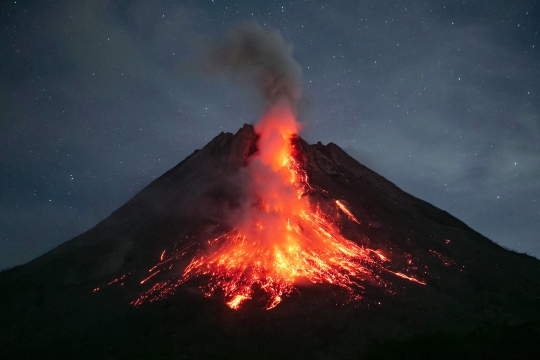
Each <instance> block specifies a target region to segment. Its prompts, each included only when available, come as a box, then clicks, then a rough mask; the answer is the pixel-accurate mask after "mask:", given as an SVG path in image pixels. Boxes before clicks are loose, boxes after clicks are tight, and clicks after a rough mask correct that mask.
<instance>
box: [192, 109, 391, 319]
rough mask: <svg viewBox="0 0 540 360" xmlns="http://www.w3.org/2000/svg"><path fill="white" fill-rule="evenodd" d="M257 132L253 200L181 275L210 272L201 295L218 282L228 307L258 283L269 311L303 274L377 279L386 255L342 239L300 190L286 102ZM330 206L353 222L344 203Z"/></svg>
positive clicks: (349, 286)
mask: <svg viewBox="0 0 540 360" xmlns="http://www.w3.org/2000/svg"><path fill="white" fill-rule="evenodd" d="M255 131H256V132H257V134H258V135H259V141H258V150H259V151H258V152H257V153H256V154H255V155H254V156H253V158H252V159H251V162H250V163H249V165H248V168H247V172H248V174H249V176H250V179H251V185H252V188H251V191H252V194H251V195H252V197H253V198H254V199H255V200H256V201H255V203H254V204H252V206H250V207H248V209H249V210H248V211H247V212H246V214H244V216H243V220H242V222H241V223H239V224H237V226H236V228H235V230H233V231H231V232H230V233H228V234H226V235H224V236H222V237H219V238H217V239H214V241H212V242H211V244H212V245H211V249H210V250H209V251H207V252H206V253H205V254H204V255H200V256H197V257H195V258H194V259H193V260H192V262H191V263H190V264H189V266H188V267H187V268H186V269H185V271H184V275H183V279H184V280H188V279H190V278H193V277H198V276H201V275H209V283H208V286H207V287H206V288H205V289H204V291H205V294H206V295H207V296H210V295H211V294H212V293H213V292H214V291H215V290H216V289H217V288H220V289H221V290H222V291H223V293H224V296H225V299H226V301H227V305H228V306H229V307H231V308H232V309H238V308H239V307H240V305H241V304H242V302H244V301H245V300H247V299H250V298H251V297H252V294H253V291H254V288H256V287H257V288H260V289H261V290H263V291H264V293H265V294H266V296H267V297H268V300H267V304H266V309H272V308H273V307H275V306H276V305H278V304H279V303H280V302H281V301H282V300H283V298H284V297H285V296H287V295H289V294H290V293H291V291H292V290H293V289H294V287H295V283H297V282H298V281H299V280H302V279H307V280H309V281H310V282H312V283H323V282H326V283H330V284H334V285H337V286H340V287H342V288H344V289H346V290H348V291H349V292H350V293H351V294H353V293H354V289H355V288H361V287H362V286H361V285H360V283H359V282H360V281H363V280H368V279H370V280H373V281H380V280H376V276H374V275H373V269H374V268H378V267H379V266H378V264H380V263H381V262H383V261H385V260H386V258H385V257H384V255H383V254H382V253H380V252H377V251H374V250H370V249H366V248H363V247H360V246H358V245H356V244H355V243H354V242H352V241H349V240H347V239H345V238H344V237H343V236H341V235H340V232H339V230H338V229H337V227H336V226H335V225H334V224H333V222H332V219H331V218H329V217H328V216H327V215H325V214H324V213H322V212H321V211H320V210H319V209H318V207H315V208H313V206H312V205H311V204H310V202H309V200H308V197H307V196H305V195H306V191H307V189H309V188H310V185H309V182H308V177H307V175H306V173H305V171H303V169H302V167H301V165H300V164H299V163H298V162H297V160H296V159H295V156H294V153H295V151H296V149H295V148H294V146H293V145H292V142H291V138H292V136H293V135H295V134H296V133H297V131H298V124H297V123H296V121H295V117H294V115H293V113H292V112H291V111H290V110H289V108H288V107H286V106H275V107H274V108H273V109H272V110H271V111H270V112H269V113H267V114H266V115H265V116H264V117H263V118H262V120H261V121H260V123H259V124H257V125H256V127H255ZM336 205H337V206H338V207H339V209H341V211H343V212H344V213H345V214H346V215H347V216H348V217H349V218H350V219H351V220H352V221H355V222H358V221H357V220H356V218H354V216H353V215H352V214H351V213H350V211H349V210H347V208H346V207H345V205H343V203H341V202H339V201H336Z"/></svg>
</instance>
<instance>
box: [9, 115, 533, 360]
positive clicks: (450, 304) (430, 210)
mask: <svg viewBox="0 0 540 360" xmlns="http://www.w3.org/2000/svg"><path fill="white" fill-rule="evenodd" d="M259 140H260V135H259V133H258V132H256V129H254V128H253V126H250V125H244V127H243V128H241V129H240V130H239V131H238V132H237V133H236V134H234V135H233V134H231V133H221V134H219V135H218V136H217V137H215V138H214V139H213V140H212V141H211V142H210V143H208V144H207V145H206V146H205V147H204V148H203V149H201V150H198V151H195V152H194V153H193V154H191V155H190V156H188V157H187V158H186V159H184V160H183V161H182V162H180V163H179V164H178V165H177V166H175V167H174V168H172V169H171V170H169V171H168V172H166V173H165V174H164V175H162V176H161V177H160V178H158V179H156V180H155V181H153V182H152V183H151V184H150V185H148V186H147V187H146V188H144V189H143V190H142V191H140V192H139V193H138V194H137V195H136V196H135V197H133V198H132V199H131V200H129V201H128V202H127V203H126V204H125V205H123V206H122V207H120V208H119V209H118V210H116V211H115V212H113V213H112V214H111V215H110V216H109V217H108V218H106V219H105V220H103V221H102V222H100V223H99V224H98V225H96V226H95V227H94V228H92V229H90V230H89V231H87V232H85V233H83V234H81V235H79V236H77V237H75V238H74V239H72V240H70V241H68V242H66V243H64V244H63V245H61V246H59V247H57V248H56V249H54V250H52V251H50V252H49V253H47V254H45V255H43V256H41V257H39V258H38V259H35V260H34V261H31V262H30V263H28V264H25V265H22V266H18V267H16V268H14V269H11V270H8V271H4V272H2V273H0V287H1V289H2V293H3V296H2V297H1V300H0V309H1V310H0V319H1V321H0V349H1V350H0V351H1V353H2V354H4V356H5V358H55V359H58V358H95V357H98V358H126V359H132V358H175V359H176V358H182V356H184V357H185V358H205V359H206V358H208V359H214V358H215V359H228V358H231V359H232V358H235V359H238V358H245V359H275V358H280V359H302V358H306V359H307V358H309V359H354V358H358V357H360V356H361V355H362V354H363V356H364V357H372V358H384V356H388V357H389V358H392V357H393V356H397V355H399V356H400V357H402V358H407V356H408V355H407V354H414V356H415V357H416V358H418V357H422V356H424V357H436V358H444V357H445V356H448V357H452V356H454V355H459V356H461V355H463V354H468V355H470V356H473V355H474V356H476V355H478V356H479V357H480V358H481V357H482V356H488V357H489V356H491V357H498V356H501V357H503V356H508V355H510V354H514V355H515V354H520V356H522V357H527V356H531V357H533V356H535V355H538V353H539V350H540V349H538V345H537V344H538V342H537V341H536V340H537V339H538V338H539V334H540V331H539V329H540V327H539V325H538V324H539V323H540V310H539V309H540V262H539V261H538V260H537V259H535V258H533V257H530V256H527V255H523V254H518V253H515V252H512V251H508V250H506V249H503V248H502V247H500V246H499V245H497V244H495V243H493V242H492V241H490V240H489V239H487V238H485V237H483V236H482V235H480V234H479V233H477V232H475V231H474V230H472V229H470V228H469V227H468V226H467V225H465V224H464V223H463V222H461V221H460V220H458V219H456V218H455V217H453V216H451V215H450V214H448V213H447V212H445V211H443V210H440V209H438V208H436V207H434V206H432V205H430V204H428V203H426V202H424V201H422V200H420V199H417V198H415V197H413V196H411V195H409V194H407V193H405V192H403V191H402V190H400V189H399V188H398V187H397V186H395V185H394V184H393V183H391V182H390V181H388V180H386V179H385V178H383V177H382V176H380V175H378V174H377V173H375V172H373V171H371V170H370V169H368V168H366V167H365V166H363V165H361V164H359V163H358V162H357V161H356V160H354V159H353V158H351V157H350V156H349V155H348V154H347V153H345V152H344V151H343V150H342V149H341V148H340V147H339V146H337V145H335V144H332V143H330V144H328V145H323V144H321V143H320V142H319V143H317V144H314V145H309V144H308V143H306V142H305V141H304V140H302V139H301V138H300V137H298V136H292V139H291V141H290V144H291V146H292V154H293V157H291V158H290V161H291V162H290V163H287V167H288V168H289V169H293V170H291V171H295V172H294V174H297V175H295V177H294V178H293V179H292V180H291V182H293V183H295V184H297V189H298V192H297V193H294V194H293V195H294V196H293V197H294V198H295V199H298V200H294V201H299V202H300V203H301V204H303V205H302V206H305V207H306V209H307V208H309V209H310V210H309V211H312V212H309V213H306V212H305V211H304V210H302V209H301V210H299V211H300V212H299V213H294V212H290V213H289V212H288V211H289V210H288V209H286V205H287V204H285V205H283V204H280V203H279V201H280V199H282V198H283V196H285V195H282V192H279V191H281V190H279V191H278V190H276V191H278V195H275V194H274V193H273V190H272V191H270V190H269V192H268V194H266V195H264V196H262V195H260V194H259V193H260V191H261V190H260V189H259V188H257V186H256V185H253V184H254V183H255V184H257V182H259V183H261V184H268V183H269V182H271V181H272V180H271V179H270V177H271V176H270V175H268V176H266V175H265V176H262V177H261V176H260V174H265V173H264V172H260V171H259V172H250V170H249V169H250V168H253V167H254V166H258V165H254V162H255V161H254V160H253V159H254V158H256V157H257V156H258V157H261V158H262V157H263V155H261V149H260V147H259ZM254 174H255V175H254ZM287 174H288V173H285V176H287ZM298 174H299V175H298ZM265 186H266V185H265ZM254 194H255V195H256V196H254ZM257 194H259V195H257ZM261 199H262V200H261ZM268 199H270V200H268ZM274 202H276V203H275V204H274ZM268 204H270V205H268ZM271 206H274V207H275V209H278V210H277V211H274V212H269V211H268V208H269V207H271ZM302 211H304V212H302ZM306 211H308V210H306ZM269 213H271V214H274V213H275V214H277V215H275V214H274V215H268V214H269ZM253 214H255V215H253ZM280 214H281V215H283V214H285V215H286V225H284V227H283V229H282V228H280V225H279V222H276V219H275V217H276V216H278V217H279V216H281V215H280ZM295 214H301V215H300V217H299V218H298V220H295V218H294V216H295ZM285 215H284V216H285ZM239 224H240V225H239ZM245 224H248V225H245ZM249 224H251V225H253V224H255V225H254V228H253V229H252V228H251V227H250V226H251V225H249ZM268 224H270V226H269V225H268ZM276 224H277V225H276ZM262 228H266V230H265V231H267V232H265V234H276V233H280V231H284V232H285V233H286V234H295V235H294V239H292V240H291V239H288V240H287V242H286V243H284V244H281V243H280V245H279V246H277V245H276V244H274V243H266V242H264V241H263V240H260V239H258V238H257V236H255V239H254V237H253V234H255V235H257V234H262V233H258V231H262V230H261V229H262ZM242 229H247V230H245V231H243V230H242ZM242 231H243V232H242ZM250 235H251V237H250ZM261 236H262V235H261ZM265 236H266V235H265ZM288 236H289V235H287V236H286V237H288ZM314 237H321V239H322V240H321V241H320V242H317V241H314V240H313V238H314ZM298 239H300V240H298ZM302 239H304V240H302ZM250 241H251V242H250ZM269 241H273V240H269ZM302 241H303V242H302ZM239 244H240V245H239ZM329 244H330V245H329ZM282 245H283V246H282ZM302 246H303V247H302ZM334 248H335V249H337V250H335V249H334ZM287 249H290V252H291V253H290V254H289V253H288V252H287V251H288V250H287ZM332 249H334V250H335V251H334V250H332ZM293 250H294V251H293ZM274 251H275V252H274ZM298 253H299V254H301V255H298V256H297V255H295V254H298ZM291 254H292V255H291ZM265 256H266V257H268V258H270V259H274V260H272V266H273V267H272V268H271V269H269V268H268V267H265V264H262V265H261V262H262V263H264V262H265V261H267V260H265V259H267V258H265ZM278 258H280V259H282V260H280V261H282V262H279V261H278V260H275V259H278ZM246 259H247V260H246ZM228 260H230V263H227V261H228ZM276 264H277V265H276ZM276 266H277V267H276ZM516 347H517V348H516ZM403 349H405V350H403ZM475 354H476V355H475ZM412 356H413V355H411V357H412Z"/></svg>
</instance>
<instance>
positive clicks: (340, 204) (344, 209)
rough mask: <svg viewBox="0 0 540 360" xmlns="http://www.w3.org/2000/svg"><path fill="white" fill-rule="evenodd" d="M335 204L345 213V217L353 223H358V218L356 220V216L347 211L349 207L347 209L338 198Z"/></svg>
mask: <svg viewBox="0 0 540 360" xmlns="http://www.w3.org/2000/svg"><path fill="white" fill-rule="evenodd" d="M336 205H337V206H338V208H339V209H340V210H341V211H343V212H344V213H345V215H347V217H348V218H349V219H350V220H352V221H354V222H355V223H357V224H360V222H359V221H358V220H356V218H355V217H354V215H353V214H352V213H351V212H350V211H349V209H347V207H346V206H345V205H344V204H343V203H342V202H341V201H339V200H336Z"/></svg>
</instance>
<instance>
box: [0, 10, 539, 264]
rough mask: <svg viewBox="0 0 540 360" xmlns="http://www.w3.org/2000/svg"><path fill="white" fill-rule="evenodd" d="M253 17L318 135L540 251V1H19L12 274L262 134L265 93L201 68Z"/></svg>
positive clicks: (2, 166) (516, 243)
mask: <svg viewBox="0 0 540 360" xmlns="http://www.w3.org/2000/svg"><path fill="white" fill-rule="evenodd" d="M245 21H256V22H258V23H259V24H260V25H261V26H262V27H263V28H265V29H267V30H268V31H278V32H279V33H280V34H281V35H282V37H283V39H284V40H285V42H287V43H289V44H292V45H293V46H294V50H293V56H294V58H295V59H296V60H297V61H298V62H299V63H300V65H301V66H302V86H303V98H302V101H301V103H300V110H299V111H300V112H299V118H300V120H301V121H302V122H303V125H304V131H303V132H302V133H301V134H300V135H301V136H302V137H303V138H304V139H306V140H307V141H308V142H310V143H314V142H317V141H321V142H323V143H325V144H326V143H328V142H334V143H336V144H338V145H339V146H340V147H342V148H343V149H344V150H345V151H347V152H348V153H349V154H350V155H352V156H353V157H355V158H356V159H357V160H359V161H360V162H361V163H363V164H364V165H366V166H368V167H369V168H371V169H372V170H374V171H376V172H378V173H379V174H381V175H382V176H384V177H386V178H387V179H389V180H390V181H392V182H394V183H395V184H396V185H397V186H399V187H400V188H401V189H403V190H405V191H407V192H409V193H411V194H412V195H414V196H416V197H419V198H421V199H423V200H426V201H428V202H430V203H432V204H434V205H435V206H437V207H440V208H441V209H443V210H446V211H448V212H449V213H451V214H452V215H454V216H456V217H457V218H459V219H460V220H462V221H464V222H465V223H466V224H468V225H469V226H470V227H472V228H473V229H475V230H477V231H479V232H480V233H482V234H483V235H485V236H487V237H488V238H490V239H492V240H493V241H495V242H497V243H498V244H500V245H502V246H505V247H507V248H510V249H513V250H517V251H519V252H527V253H529V254H531V255H534V256H536V257H540V235H539V234H540V35H539V32H540V2H539V1H498V0H496V1H494V0H483V1H450V0H448V1H441V0H433V1H422V2H419V1H395V0H394V1H384V0H377V1H343V0H340V1H330V2H328V1H293V2H285V1H254V0H245V1H242V0H239V1H225V0H213V1H212V0H199V1H174V0H155V1H111V0H87V1H85V0H77V1H74V0H67V1H11V2H3V3H2V4H1V5H0V269H5V268H9V267H12V266H15V265H18V264H22V263H25V262H28V261H30V260H32V259H34V258H36V257H37V256H39V255H41V254H44V253H45V252H47V251H49V250H51V249H52V248H54V247H56V246H57V245H59V244H61V243H63V242H65V241H67V240H69V239H70V238H72V237H74V236H76V235H78V234H80V233H82V232H84V231H86V230H88V229H90V228H91V227H93V226H94V225H96V224H97V223H98V222H99V221H101V220H103V219H104V218H106V217H107V216H108V215H109V214H110V213H111V212H112V211H114V210H115V209H117V208H118V207H120V206H121V205H122V204H123V203H125V202H126V201H127V200H129V199H130V198H131V197H132V196H134V195H135V194H136V193H137V192H138V191H140V190H141V189H142V188H143V187H144V186H146V185H148V184H149V183H150V182H151V181H152V180H153V179H155V178H157V177H159V176H160V175H162V174H163V173H164V172H165V171H167V170H168V169H170V168H171V167H173V166H175V165H176V164H177V163H178V162H180V161H181V160H182V159H184V158H185V157H186V156H188V155H189V154H191V153H192V152H193V151H194V150H195V149H200V148H201V147H203V146H204V145H205V144H206V143H207V142H209V141H210V140H211V139H212V138H214V137H215V136H216V135H218V134H219V133H220V132H221V131H225V132H233V133H235V132H236V131H237V130H238V129H239V128H240V127H241V126H242V125H243V124H244V123H251V124H253V123H256V122H257V120H258V117H259V115H260V113H261V111H262V110H263V101H262V100H261V99H260V97H259V95H258V93H257V91H256V90H255V87H254V85H250V84H246V83H243V84H239V83H238V82H236V81H235V79H234V78H232V77H231V76H227V74H223V73H218V72H214V71H212V69H208V66H204V65H201V64H205V54H206V53H207V52H208V48H211V47H212V46H213V45H212V44H213V43H214V42H215V41H217V40H219V39H220V38H221V37H222V36H223V34H225V33H226V32H227V30H228V29H230V28H231V27H234V26H235V25H236V24H238V23H241V22H245Z"/></svg>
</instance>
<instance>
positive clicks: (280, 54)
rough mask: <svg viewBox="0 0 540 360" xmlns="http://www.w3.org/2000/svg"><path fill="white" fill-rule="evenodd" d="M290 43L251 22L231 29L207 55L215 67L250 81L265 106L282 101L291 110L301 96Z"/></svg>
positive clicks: (298, 65) (300, 73) (297, 69)
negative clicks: (245, 77) (209, 54)
mask: <svg viewBox="0 0 540 360" xmlns="http://www.w3.org/2000/svg"><path fill="white" fill-rule="evenodd" d="M292 49H293V47H292V45H289V44H287V43H285V41H284V40H283V38H282V37H281V35H280V34H279V33H278V32H277V31H271V30H265V29H263V28H262V27H261V26H260V25H259V24H257V23H255V22H250V23H243V24H240V25H238V26H236V27H234V28H233V29H231V30H230V31H229V32H228V33H227V34H226V35H225V36H224V38H223V39H222V41H221V42H220V43H219V44H218V45H217V47H216V49H215V50H214V51H213V52H212V54H211V61H212V64H213V65H215V66H217V68H218V69H221V70H224V71H228V72H231V73H233V74H236V75H240V76H247V77H248V78H249V79H250V80H251V81H254V82H255V83H256V85H257V86H258V88H259V91H260V93H261V95H262V97H263V98H264V100H265V102H266V104H267V107H268V108H271V107H272V106H273V105H275V104H277V103H282V102H286V105H287V106H288V107H290V109H291V110H292V111H293V112H294V111H296V103H297V101H298V99H299V98H300V96H301V90H300V81H301V77H302V68H301V67H300V64H298V63H297V62H296V60H294V59H293V57H292Z"/></svg>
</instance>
